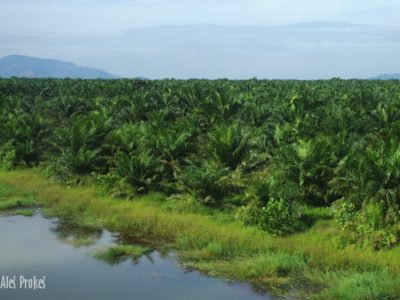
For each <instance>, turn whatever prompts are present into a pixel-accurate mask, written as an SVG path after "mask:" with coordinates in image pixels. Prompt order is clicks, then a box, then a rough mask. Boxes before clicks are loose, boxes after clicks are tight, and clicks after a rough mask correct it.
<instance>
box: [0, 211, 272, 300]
mask: <svg viewBox="0 0 400 300" xmlns="http://www.w3.org/2000/svg"><path fill="white" fill-rule="evenodd" d="M0 236H1V237H2V241H1V242H0V275H2V274H4V275H9V276H19V275H24V276H27V277H28V276H35V275H36V276H46V278H47V283H46V290H43V291H35V292H32V291H29V290H18V289H16V290H13V291H9V290H2V289H0V299H10V300H14V299H32V300H39V299H40V300H53V299H63V300H64V299H67V300H68V299H71V300H72V299H73V300H80V299H96V300H106V299H107V300H108V299H113V300H119V299H121V300H122V299H124V300H125V299H160V300H163V299H165V300H167V299H176V300H179V299H182V300H183V299H191V300H200V299H201V300H202V299H207V300H212V299H222V300H223V299H229V300H231V299H232V300H242V299H243V300H247V299H272V297H271V296H270V295H268V294H258V293H255V292H254V291H253V290H252V289H251V287H249V286H248V285H243V284H236V283H227V282H224V281H222V280H218V279H215V278H209V277H207V276H204V275H202V274H200V273H199V272H197V271H192V270H191V271H192V272H187V270H184V269H182V268H180V267H179V266H178V264H177V260H176V257H175V256H174V254H167V252H163V253H160V252H157V251H154V250H152V247H150V246H149V245H147V246H146V245H145V246H141V247H142V248H136V246H134V245H133V246H132V245H131V248H126V249H123V251H122V252H119V253H117V254H118V255H111V256H110V257H111V258H104V257H102V258H100V259H99V258H97V259H94V258H93V254H94V253H97V252H98V251H101V250H102V251H107V250H108V249H110V247H115V246H116V245H123V244H126V240H124V238H123V237H120V236H118V235H115V234H112V233H110V232H109V231H102V230H99V229H98V228H94V227H82V226H77V225H76V224H73V223H71V222H66V221H58V220H57V219H50V220H49V219H45V218H43V217H42V216H41V215H40V214H37V215H35V216H33V217H30V218H27V217H22V216H9V217H0ZM27 245H29V246H28V247H27ZM139 250H140V251H139ZM141 250H143V251H141ZM124 251H125V252H127V253H124ZM121 253H122V254H121ZM114 254H115V253H114ZM132 265H134V266H132Z"/></svg>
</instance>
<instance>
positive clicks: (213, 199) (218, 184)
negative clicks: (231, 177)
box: [182, 162, 231, 205]
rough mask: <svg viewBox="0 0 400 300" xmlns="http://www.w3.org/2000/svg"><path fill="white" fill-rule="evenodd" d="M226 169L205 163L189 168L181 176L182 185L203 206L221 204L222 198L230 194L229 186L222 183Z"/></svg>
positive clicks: (226, 172)
mask: <svg viewBox="0 0 400 300" xmlns="http://www.w3.org/2000/svg"><path fill="white" fill-rule="evenodd" d="M227 174H228V168H226V167H222V166H220V165H218V164H210V163H208V162H205V163H204V164H202V165H200V166H198V167H197V166H194V165H193V166H189V167H187V168H186V169H185V172H184V173H183V175H182V177H183V178H182V181H183V184H184V185H185V186H186V187H187V188H188V189H189V191H190V192H191V193H193V195H195V196H196V197H197V198H198V199H199V200H200V201H201V202H203V203H205V204H211V205H218V204H221V201H222V200H223V198H224V196H227V195H229V194H230V189H231V184H230V183H229V182H227V183H224V181H223V178H224V176H227Z"/></svg>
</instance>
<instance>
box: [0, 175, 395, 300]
mask: <svg viewBox="0 0 400 300" xmlns="http://www.w3.org/2000/svg"><path fill="white" fill-rule="evenodd" d="M50 182H51V181H50V179H48V178H46V177H45V176H44V175H43V174H42V173H41V172H40V171H38V170H18V171H0V183H1V184H2V185H1V186H0V187H1V188H0V197H4V195H3V193H6V194H7V193H8V194H12V193H14V192H13V191H14V189H15V188H17V190H21V189H22V188H24V192H25V193H28V194H32V195H33V196H34V199H36V201H37V202H38V203H39V204H41V205H43V206H44V207H46V210H47V213H49V214H51V215H56V216H59V217H62V218H64V219H68V220H69V222H75V223H78V224H81V225H83V226H92V227H97V228H108V229H109V230H112V231H118V232H121V233H122V234H123V235H124V237H127V238H130V239H132V240H141V241H143V242H145V243H148V244H150V245H154V246H156V247H164V248H174V249H176V250H177V252H178V254H179V257H180V260H181V262H182V263H183V264H184V265H187V266H191V267H195V268H198V269H200V270H202V271H204V272H207V273H208V274H210V275H215V276H221V277H224V278H229V279H233V280H241V281H246V282H249V283H251V284H253V285H254V286H255V287H257V288H259V289H263V290H265V289H267V290H270V291H273V292H274V293H278V294H290V295H292V296H297V297H301V298H319V299H342V298H343V299H398V298H400V289H399V286H400V284H399V280H400V279H399V278H400V277H399V276H400V259H399V258H400V248H399V247H396V248H394V249H391V250H386V251H379V252H374V251H372V250H365V249H362V250H361V249H358V248H356V247H355V246H347V247H344V248H343V247H340V243H338V239H340V237H341V236H342V235H343V232H342V231H341V229H340V228H339V227H338V226H337V224H336V223H335V222H334V221H333V220H332V219H331V214H330V212H329V211H326V210H311V211H305V212H304V215H305V216H306V217H307V220H310V225H309V226H310V227H309V228H308V229H306V230H305V231H303V232H300V233H296V234H293V235H290V236H287V237H274V236H271V235H268V234H266V233H265V232H263V231H261V230H259V229H258V228H253V227H245V226H243V225H242V224H240V223H239V222H238V221H235V219H234V214H232V213H229V212H211V211H209V210H208V209H206V208H201V207H198V205H197V204H195V203H193V199H190V198H187V197H185V196H181V198H179V197H172V198H171V199H166V198H165V197H163V196H162V195H160V194H149V195H146V196H141V197H138V198H137V199H135V200H132V201H128V200H122V199H120V200H116V199H112V198H111V197H108V196H107V195H105V194H104V193H100V192H99V189H98V188H97V187H94V186H93V187H90V186H83V187H73V186H72V187H69V188H67V187H65V186H63V185H60V184H57V183H50ZM4 186H5V187H4ZM14 196H17V195H14ZM192 204H193V205H192ZM112 251H114V252H113V253H114V254H115V253H117V254H118V251H116V252H115V249H114V250H112Z"/></svg>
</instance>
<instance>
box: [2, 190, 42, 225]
mask: <svg viewBox="0 0 400 300" xmlns="http://www.w3.org/2000/svg"><path fill="white" fill-rule="evenodd" d="M36 205H37V203H36V201H35V200H34V199H33V198H32V196H31V195H29V193H27V192H24V191H22V190H20V189H17V188H15V187H11V186H7V185H4V184H0V212H1V213H4V214H6V215H22V216H26V217H29V216H32V215H33V214H34V212H33V210H31V209H27V208H30V207H33V206H36Z"/></svg>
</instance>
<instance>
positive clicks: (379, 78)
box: [371, 73, 400, 80]
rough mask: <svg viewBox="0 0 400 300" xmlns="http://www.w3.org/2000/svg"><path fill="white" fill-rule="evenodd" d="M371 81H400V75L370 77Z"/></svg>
mask: <svg viewBox="0 0 400 300" xmlns="http://www.w3.org/2000/svg"><path fill="white" fill-rule="evenodd" d="M371 79H378V80H390V79H398V80H400V74H398V73H396V74H382V75H379V76H376V77H372V78H371Z"/></svg>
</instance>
